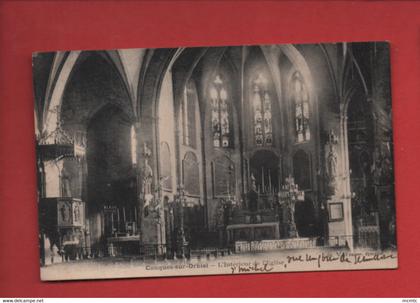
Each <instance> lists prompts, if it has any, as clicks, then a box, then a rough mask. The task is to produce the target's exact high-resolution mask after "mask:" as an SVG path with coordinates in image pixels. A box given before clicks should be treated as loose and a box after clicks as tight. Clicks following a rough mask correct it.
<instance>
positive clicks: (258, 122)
mask: <svg viewBox="0 0 420 303" xmlns="http://www.w3.org/2000/svg"><path fill="white" fill-rule="evenodd" d="M252 89H253V95H252V103H253V106H254V133H255V144H256V145H257V146H271V145H272V144H273V123H272V112H271V98H270V93H269V91H268V88H267V80H266V79H265V78H264V77H263V76H262V75H261V74H258V76H257V77H256V78H255V79H254V81H253V82H252Z"/></svg>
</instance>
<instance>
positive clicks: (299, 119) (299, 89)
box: [292, 72, 311, 142]
mask: <svg viewBox="0 0 420 303" xmlns="http://www.w3.org/2000/svg"><path fill="white" fill-rule="evenodd" d="M292 99H293V104H294V108H295V131H296V140H297V142H305V141H308V140H310V139H311V133H310V129H309V94H308V91H307V89H306V85H305V83H304V81H303V78H302V75H301V74H300V73H299V72H295V73H294V75H293V78H292Z"/></svg>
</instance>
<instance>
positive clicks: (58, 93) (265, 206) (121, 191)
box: [33, 42, 398, 280]
mask: <svg viewBox="0 0 420 303" xmlns="http://www.w3.org/2000/svg"><path fill="white" fill-rule="evenodd" d="M33 75H34V96H35V110H34V115H35V135H36V152H37V174H38V180H39V183H38V208H39V247H40V266H41V279H42V280H71V279H97V278H100V279H102V278H123V277H151V276H183V275H209V274H241V273H267V272H291V271H323V270H358V269H380V268H397V266H398V264H397V246H396V222H395V199H394V173H393V167H394V163H393V142H392V123H391V120H392V119H391V94H390V56H389V44H388V43H386V42H363V43H355V42H352V43H319V44H297V45H295V44H284V45H254V46H249V45H247V46H226V47H220V46H218V47H184V48H167V49H163V48H162V49H118V50H100V51H58V52H50V53H34V55H33Z"/></svg>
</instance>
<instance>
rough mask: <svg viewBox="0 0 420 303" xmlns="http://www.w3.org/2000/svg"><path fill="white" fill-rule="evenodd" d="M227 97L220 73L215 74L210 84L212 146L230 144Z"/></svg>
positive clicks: (227, 145)
mask: <svg viewBox="0 0 420 303" xmlns="http://www.w3.org/2000/svg"><path fill="white" fill-rule="evenodd" d="M228 99H229V97H228V93H227V90H226V86H225V83H224V81H223V80H222V78H221V77H220V75H217V76H216V78H215V79H214V81H213V82H212V84H211V86H210V100H211V121H212V122H211V125H212V134H213V146H214V147H229V146H230V145H231V142H230V141H231V140H230V125H229V110H228V102H229V101H228Z"/></svg>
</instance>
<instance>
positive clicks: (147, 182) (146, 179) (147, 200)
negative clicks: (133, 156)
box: [142, 143, 154, 217]
mask: <svg viewBox="0 0 420 303" xmlns="http://www.w3.org/2000/svg"><path fill="white" fill-rule="evenodd" d="M151 154H152V152H151V150H150V149H149V148H148V147H147V144H146V143H144V148H143V156H144V167H143V192H142V194H143V210H144V216H145V217H147V216H148V215H149V207H150V205H151V203H153V200H154V197H153V194H152V181H153V170H152V168H151V167H150V165H149V157H150V156H151Z"/></svg>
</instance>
